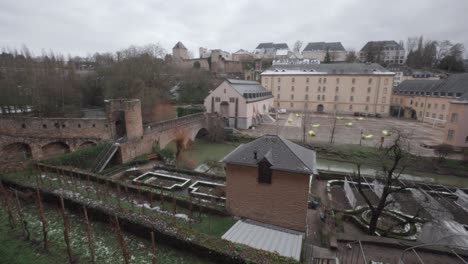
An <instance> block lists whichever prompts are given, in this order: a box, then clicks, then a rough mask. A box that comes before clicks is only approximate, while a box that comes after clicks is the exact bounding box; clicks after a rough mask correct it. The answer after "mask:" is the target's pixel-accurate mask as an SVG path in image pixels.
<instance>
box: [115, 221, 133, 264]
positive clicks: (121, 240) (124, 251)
mask: <svg viewBox="0 0 468 264" xmlns="http://www.w3.org/2000/svg"><path fill="white" fill-rule="evenodd" d="M114 219H115V223H114V225H115V232H116V233H117V239H118V241H119V245H120V249H121V250H122V255H123V257H124V262H125V264H129V259H130V254H129V253H128V249H127V244H126V243H125V239H124V236H123V234H122V230H121V229H120V224H119V218H118V217H117V216H114Z"/></svg>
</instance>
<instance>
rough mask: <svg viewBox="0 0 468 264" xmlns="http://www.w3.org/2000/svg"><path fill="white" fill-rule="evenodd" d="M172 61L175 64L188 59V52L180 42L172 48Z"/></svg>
mask: <svg viewBox="0 0 468 264" xmlns="http://www.w3.org/2000/svg"><path fill="white" fill-rule="evenodd" d="M172 59H173V60H174V62H176V63H180V62H182V61H183V60H187V59H189V55H188V50H187V48H186V47H185V46H184V44H182V42H180V41H179V42H177V44H175V46H174V47H173V48H172Z"/></svg>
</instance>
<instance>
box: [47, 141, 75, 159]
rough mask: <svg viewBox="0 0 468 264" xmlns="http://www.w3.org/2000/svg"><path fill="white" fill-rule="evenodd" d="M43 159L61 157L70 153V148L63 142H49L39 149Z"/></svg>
mask: <svg viewBox="0 0 468 264" xmlns="http://www.w3.org/2000/svg"><path fill="white" fill-rule="evenodd" d="M41 150H42V155H43V157H45V158H48V157H53V156H57V155H62V154H65V153H69V152H70V146H69V145H68V144H67V143H65V142H63V141H54V142H50V143H48V144H46V145H44V146H42V148H41Z"/></svg>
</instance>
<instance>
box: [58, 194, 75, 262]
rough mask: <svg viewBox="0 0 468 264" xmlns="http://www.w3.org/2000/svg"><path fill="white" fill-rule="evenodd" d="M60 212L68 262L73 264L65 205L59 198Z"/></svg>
mask: <svg viewBox="0 0 468 264" xmlns="http://www.w3.org/2000/svg"><path fill="white" fill-rule="evenodd" d="M60 211H61V212H62V218H63V238H64V240H65V244H66V245H67V255H68V261H70V264H73V255H72V251H71V246H70V222H69V221H68V217H67V215H66V213H65V203H64V202H63V197H62V196H60Z"/></svg>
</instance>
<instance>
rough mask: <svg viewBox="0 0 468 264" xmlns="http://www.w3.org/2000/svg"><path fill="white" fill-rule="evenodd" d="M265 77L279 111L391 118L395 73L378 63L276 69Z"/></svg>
mask: <svg viewBox="0 0 468 264" xmlns="http://www.w3.org/2000/svg"><path fill="white" fill-rule="evenodd" d="M261 76H262V78H261V79H262V80H261V81H262V86H263V87H265V88H267V89H268V90H270V91H271V92H272V93H273V96H274V98H275V107H277V108H285V109H288V110H290V111H315V112H320V113H322V112H327V113H335V112H336V113H339V114H352V113H356V112H359V113H365V114H369V115H381V116H387V115H389V110H390V98H391V95H392V88H393V76H394V73H393V72H390V71H388V70H386V69H385V68H383V67H382V66H380V65H378V64H375V63H372V64H368V63H331V64H315V65H301V64H298V65H274V66H273V67H271V68H270V69H268V70H266V71H264V72H263V73H262V75H261Z"/></svg>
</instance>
